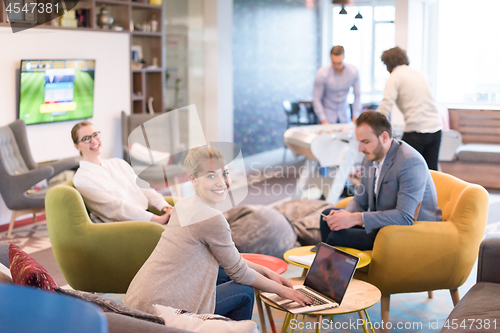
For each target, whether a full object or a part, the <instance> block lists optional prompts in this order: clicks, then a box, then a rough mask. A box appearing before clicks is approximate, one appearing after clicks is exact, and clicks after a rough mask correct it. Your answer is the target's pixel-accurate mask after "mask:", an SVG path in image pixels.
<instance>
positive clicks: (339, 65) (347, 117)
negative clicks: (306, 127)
mask: <svg viewBox="0 0 500 333" xmlns="http://www.w3.org/2000/svg"><path fill="white" fill-rule="evenodd" d="M330 57H331V59H332V65H331V66H326V67H322V68H320V69H318V72H317V73H316V78H315V79H314V90H313V108H314V112H315V113H316V115H317V116H318V118H319V120H320V121H321V124H328V123H330V124H336V123H348V122H350V121H351V109H350V107H349V103H347V95H348V94H349V89H350V88H351V87H353V92H354V104H353V105H352V120H353V121H354V120H355V119H356V118H357V117H358V116H359V114H360V111H361V110H360V106H361V103H360V98H361V91H360V87H359V73H358V70H357V69H356V67H354V66H353V65H350V64H346V63H344V47H342V46H340V45H337V46H334V47H333V48H332V50H331V51H330Z"/></svg>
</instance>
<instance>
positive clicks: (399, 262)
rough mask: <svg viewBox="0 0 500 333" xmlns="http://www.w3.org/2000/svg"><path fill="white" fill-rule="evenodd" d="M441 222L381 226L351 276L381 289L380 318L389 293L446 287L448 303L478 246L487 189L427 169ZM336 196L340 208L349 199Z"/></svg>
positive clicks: (385, 315) (455, 295) (386, 316)
mask: <svg viewBox="0 0 500 333" xmlns="http://www.w3.org/2000/svg"><path fill="white" fill-rule="evenodd" d="M431 175H432V178H433V180H434V184H435V185H436V190H437V197H438V205H439V207H440V208H441V210H442V212H443V221H442V222H424V221H417V222H415V223H414V225H411V226H396V225H391V226H387V227H384V228H382V229H380V231H379V233H378V234H377V237H376V239H375V243H374V245H373V251H372V252H371V256H372V261H371V263H370V265H369V266H368V267H366V268H365V269H361V270H359V271H357V272H356V275H355V278H358V279H360V280H364V281H367V282H369V283H372V284H373V285H375V286H377V287H378V288H379V289H380V291H381V292H382V300H381V308H382V311H381V312H382V320H383V321H384V322H387V321H388V320H389V307H390V295H391V294H398V293H408V292H422V291H428V292H429V297H432V290H437V289H449V290H450V293H451V297H452V299H453V304H454V305H456V304H457V303H458V301H459V295H458V287H460V286H461V285H462V284H463V283H464V282H465V281H466V280H467V278H468V276H469V274H470V272H471V270H472V266H473V265H474V262H475V260H476V258H477V255H478V252H479V245H480V243H481V240H482V238H483V234H484V230H485V227H486V218H487V213H488V192H487V191H486V190H485V189H484V188H483V187H482V186H479V185H476V184H470V183H467V182H464V181H462V180H460V179H458V178H456V177H453V176H451V175H448V174H445V173H442V172H438V171H431ZM350 199H352V198H347V199H344V200H342V201H340V202H339V203H338V204H337V207H341V208H344V207H345V206H346V205H347V203H348V202H349V200H350Z"/></svg>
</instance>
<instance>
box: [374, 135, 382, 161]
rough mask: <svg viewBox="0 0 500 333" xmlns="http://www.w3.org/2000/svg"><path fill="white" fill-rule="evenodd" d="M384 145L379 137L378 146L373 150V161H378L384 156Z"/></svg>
mask: <svg viewBox="0 0 500 333" xmlns="http://www.w3.org/2000/svg"><path fill="white" fill-rule="evenodd" d="M384 155H385V152H384V145H383V144H382V140H380V139H378V145H377V148H375V150H374V151H373V161H378V160H381V159H382V158H384Z"/></svg>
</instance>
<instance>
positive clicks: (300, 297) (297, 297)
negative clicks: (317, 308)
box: [277, 286, 313, 306]
mask: <svg viewBox="0 0 500 333" xmlns="http://www.w3.org/2000/svg"><path fill="white" fill-rule="evenodd" d="M277 294H278V295H280V296H281V297H283V298H286V299H290V300H292V301H294V302H297V303H299V304H300V305H302V306H306V305H310V304H312V303H313V302H312V300H310V299H309V297H307V296H306V295H304V294H301V293H299V292H298V291H297V290H295V289H293V288H290V287H286V286H281V289H280V291H279V292H278V293H277Z"/></svg>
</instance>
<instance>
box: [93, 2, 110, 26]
mask: <svg viewBox="0 0 500 333" xmlns="http://www.w3.org/2000/svg"><path fill="white" fill-rule="evenodd" d="M113 21H114V20H113V17H111V15H110V14H109V10H108V9H107V8H106V6H105V5H102V6H101V9H100V10H99V14H97V24H98V25H99V28H101V29H109V28H111V24H113Z"/></svg>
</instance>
